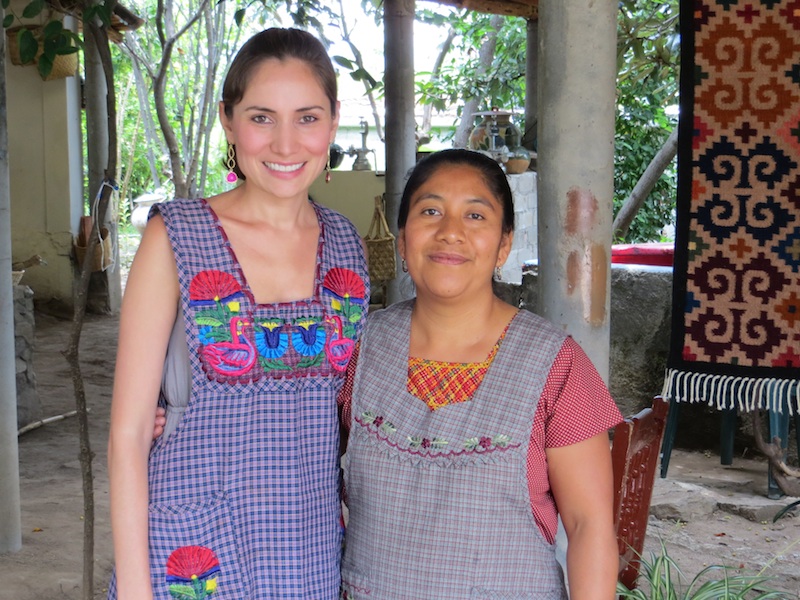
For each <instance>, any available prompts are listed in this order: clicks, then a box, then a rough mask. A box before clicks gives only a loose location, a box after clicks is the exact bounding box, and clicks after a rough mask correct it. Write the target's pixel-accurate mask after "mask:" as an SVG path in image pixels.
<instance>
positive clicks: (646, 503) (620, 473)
mask: <svg viewBox="0 0 800 600" xmlns="http://www.w3.org/2000/svg"><path fill="white" fill-rule="evenodd" d="M668 408H669V403H668V402H666V401H665V400H663V399H662V398H661V397H659V396H657V397H656V398H655V399H654V400H653V406H652V408H645V409H644V410H642V411H641V412H639V413H638V414H636V415H634V416H633V417H630V418H627V419H625V420H624V421H623V422H622V423H620V424H619V425H617V426H616V428H615V429H614V441H613V444H612V447H611V460H612V464H613V469H614V527H615V529H616V532H617V544H618V546H619V580H620V581H621V582H622V583H623V584H624V585H625V587H627V588H628V589H631V590H632V589H634V587H636V579H637V577H638V576H639V568H640V557H641V554H642V550H643V549H644V539H645V533H646V532H647V519H648V516H649V513H650V499H651V498H652V495H653V484H654V482H655V475H656V467H657V464H658V456H659V451H660V448H661V438H662V437H663V435H664V427H665V425H666V422H667V411H668Z"/></svg>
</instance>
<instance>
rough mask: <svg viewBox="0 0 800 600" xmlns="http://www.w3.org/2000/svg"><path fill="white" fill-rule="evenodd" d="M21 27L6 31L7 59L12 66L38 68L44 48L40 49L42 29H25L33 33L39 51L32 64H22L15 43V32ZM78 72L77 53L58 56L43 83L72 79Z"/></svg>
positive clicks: (17, 45)
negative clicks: (66, 78)
mask: <svg viewBox="0 0 800 600" xmlns="http://www.w3.org/2000/svg"><path fill="white" fill-rule="evenodd" d="M21 29H22V27H12V28H10V29H7V30H6V41H7V42H8V43H7V46H8V58H9V59H10V60H11V64H12V65H18V66H34V67H37V68H38V64H39V57H40V56H41V55H42V52H43V50H44V48H43V47H42V43H41V41H42V38H41V34H42V28H41V27H38V26H28V27H27V29H29V30H30V31H32V32H33V35H34V37H35V38H36V40H37V41H38V42H39V51H38V52H37V53H36V56H35V57H34V58H33V62H30V63H25V65H23V64H22V60H21V59H20V55H19V44H18V43H17V32H18V31H20V30H21ZM77 70H78V53H77V52H73V53H72V54H58V55H56V58H55V60H54V61H53V70H52V71H50V74H49V75H48V76H47V77H45V78H44V80H45V81H52V80H53V79H63V78H64V77H72V76H73V75H75V73H76V72H77Z"/></svg>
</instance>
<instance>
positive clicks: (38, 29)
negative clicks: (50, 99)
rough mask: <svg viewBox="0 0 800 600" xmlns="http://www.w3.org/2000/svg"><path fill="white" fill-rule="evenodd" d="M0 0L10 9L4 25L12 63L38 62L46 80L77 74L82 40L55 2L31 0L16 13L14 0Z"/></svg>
mask: <svg viewBox="0 0 800 600" xmlns="http://www.w3.org/2000/svg"><path fill="white" fill-rule="evenodd" d="M0 3H1V4H2V6H3V9H4V11H6V12H8V14H6V15H5V17H4V18H3V29H5V32H6V37H7V40H8V55H9V58H10V59H11V63H12V64H15V65H35V66H36V67H37V69H38V71H39V75H41V77H42V79H44V80H45V81H47V80H50V79H56V78H58V77H69V76H71V75H74V74H75V72H76V70H77V67H78V55H77V52H78V49H79V48H80V47H81V44H82V40H81V38H80V37H79V36H78V35H77V34H76V33H74V32H72V31H70V30H69V29H66V28H65V27H64V23H63V21H62V15H61V14H59V13H56V12H55V11H54V9H53V6H52V5H50V4H48V3H47V2H45V0H31V2H29V3H28V4H27V5H26V6H25V7H24V8H23V9H22V13H21V14H20V15H17V14H16V13H15V12H14V11H13V9H11V6H10V4H11V0H0ZM9 11H10V12H9ZM36 21H39V23H36Z"/></svg>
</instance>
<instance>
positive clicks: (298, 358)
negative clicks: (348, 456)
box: [109, 200, 369, 600]
mask: <svg viewBox="0 0 800 600" xmlns="http://www.w3.org/2000/svg"><path fill="white" fill-rule="evenodd" d="M314 208H315V210H316V212H317V217H318V220H319V223H320V230H321V233H320V242H319V254H318V263H317V266H318V270H317V278H316V285H315V290H316V292H315V295H314V297H312V298H309V299H307V300H304V301H298V302H291V303H282V304H271V305H258V304H256V303H255V302H254V299H253V295H252V293H251V291H250V289H249V288H248V286H247V282H246V280H245V278H244V275H243V273H242V271H241V268H240V266H239V264H238V262H237V261H236V257H235V255H234V254H233V251H232V250H231V247H230V244H229V243H228V241H227V238H226V237H225V234H224V231H223V230H222V229H221V227H220V226H219V224H218V221H217V219H216V216H215V214H214V213H213V211H212V210H211V208H210V207H209V205H208V204H207V203H206V202H205V201H203V200H199V201H198V200H174V201H172V202H168V203H164V204H161V205H156V206H155V207H154V212H158V213H159V214H161V215H162V217H163V218H164V222H165V224H166V227H167V232H168V235H169V238H170V241H171V244H172V248H173V251H174V254H175V259H176V263H177V267H178V278H179V282H180V289H181V313H182V318H183V322H184V325H185V333H186V339H187V342H188V343H187V346H188V353H189V361H190V365H191V395H190V398H189V400H188V406H187V407H186V409H185V412H184V413H183V416H182V417H181V419H180V422H179V423H178V425H177V427H176V428H175V430H174V431H173V432H172V433H171V434H170V435H169V437H167V438H166V439H164V438H161V439H159V440H158V441H157V442H156V443H155V445H154V447H153V450H152V452H151V455H150V464H149V485H150V507H149V521H150V570H151V576H152V582H151V583H152V586H153V592H154V597H155V598H156V599H167V598H172V597H180V598H206V597H209V596H210V597H211V598H214V599H220V600H256V599H262V600H267V599H279V598H280V599H287V598H292V599H301V598H302V599H304V600H307V599H314V600H326V599H335V598H337V597H338V594H339V582H340V574H339V563H340V551H341V525H340V514H341V508H340V503H339V490H338V488H339V470H338V449H339V447H338V439H339V438H338V431H339V430H338V417H337V406H336V395H337V393H338V390H339V389H340V387H341V384H342V382H343V375H344V370H345V368H346V364H347V361H348V359H349V357H350V354H351V353H352V349H353V345H354V341H355V339H356V338H357V336H358V334H359V333H360V329H361V326H362V323H363V320H364V318H365V316H366V311H367V307H368V302H369V300H368V298H369V281H368V275H367V268H366V262H365V259H364V254H363V250H362V246H361V243H360V239H359V237H358V234H357V232H356V230H355V228H354V227H353V226H352V224H350V222H349V221H347V220H346V219H345V218H344V217H342V216H341V215H338V214H337V213H334V212H333V211H330V210H328V209H326V208H324V207H321V206H318V205H314ZM151 214H152V213H151ZM265 243H269V240H265ZM158 308H159V307H157V306H154V307H153V310H158ZM114 583H115V582H114V581H113V580H112V585H111V586H110V592H109V598H115V597H116V592H115V584H114ZM182 594H183V595H182Z"/></svg>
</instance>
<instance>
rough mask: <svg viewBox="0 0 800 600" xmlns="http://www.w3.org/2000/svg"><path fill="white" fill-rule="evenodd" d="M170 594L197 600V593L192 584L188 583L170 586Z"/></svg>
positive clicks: (179, 598)
mask: <svg viewBox="0 0 800 600" xmlns="http://www.w3.org/2000/svg"><path fill="white" fill-rule="evenodd" d="M169 595H170V596H172V597H173V598H176V599H177V600H196V598H197V594H195V593H194V590H193V589H192V587H191V586H188V585H171V586H169Z"/></svg>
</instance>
